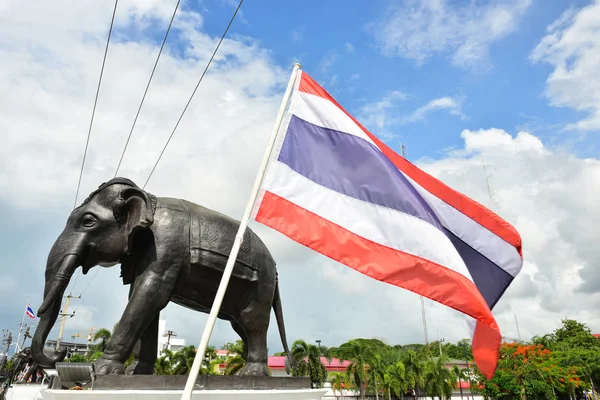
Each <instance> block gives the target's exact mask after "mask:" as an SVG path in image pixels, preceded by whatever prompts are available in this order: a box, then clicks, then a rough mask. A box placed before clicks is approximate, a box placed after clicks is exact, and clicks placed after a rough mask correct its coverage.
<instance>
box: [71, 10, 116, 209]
mask: <svg viewBox="0 0 600 400" xmlns="http://www.w3.org/2000/svg"><path fill="white" fill-rule="evenodd" d="M118 2H119V0H115V8H114V9H113V15H112V19H111V20H110V29H109V30H108V39H107V40H106V48H105V49H104V58H103V60H102V68H101V69H100V79H98V88H97V89H96V98H95V99H94V108H93V109H92V118H91V119H90V128H89V130H88V135H87V140H86V141H85V150H84V151H83V161H82V162H81V171H79V182H78V183H77V193H75V203H74V204H73V209H75V207H77V197H78V196H79V188H80V187H81V177H82V176H83V167H84V166H85V157H86V155H87V149H88V145H89V143H90V135H91V134H92V125H93V124H94V115H95V114H96V104H98V94H99V93H100V84H101V83H102V75H103V74H104V64H105V63H106V54H107V53H108V44H109V43H110V36H111V34H112V30H113V24H114V22H115V14H116V13H117V3H118Z"/></svg>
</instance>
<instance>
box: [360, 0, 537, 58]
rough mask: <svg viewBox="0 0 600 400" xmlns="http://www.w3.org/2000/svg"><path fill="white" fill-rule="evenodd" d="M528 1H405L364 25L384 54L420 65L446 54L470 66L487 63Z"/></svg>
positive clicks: (514, 24)
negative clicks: (492, 47)
mask: <svg viewBox="0 0 600 400" xmlns="http://www.w3.org/2000/svg"><path fill="white" fill-rule="evenodd" d="M530 4H531V0H506V1H500V2H491V3H486V4H475V3H474V2H469V4H464V5H452V4H451V2H449V1H447V0H424V1H417V0H403V1H402V2H397V3H396V2H394V3H390V6H389V7H388V8H387V9H386V10H385V16H384V17H382V18H381V20H379V21H376V22H373V23H371V24H369V25H368V27H367V29H368V31H369V32H370V33H371V34H372V35H373V36H374V38H375V40H376V42H377V43H378V45H379V46H380V48H381V50H382V51H383V53H384V54H386V55H397V56H400V57H404V58H408V59H411V60H414V61H415V62H416V63H417V64H419V65H421V64H424V63H425V62H427V60H428V59H429V58H431V57H433V56H436V55H445V54H450V57H451V61H452V64H454V65H456V66H458V67H461V68H468V69H480V68H485V67H488V66H489V50H490V47H491V46H492V44H494V43H495V42H497V41H499V40H501V39H503V38H504V37H506V36H507V35H509V34H510V33H511V32H513V31H514V30H515V28H516V26H517V23H518V21H519V19H520V17H521V16H522V15H523V13H524V12H525V11H526V10H527V8H528V7H529V5H530Z"/></svg>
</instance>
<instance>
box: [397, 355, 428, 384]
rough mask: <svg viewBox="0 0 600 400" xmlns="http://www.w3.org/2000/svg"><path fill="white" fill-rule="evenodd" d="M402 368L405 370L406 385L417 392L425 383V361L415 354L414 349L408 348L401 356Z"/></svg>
mask: <svg viewBox="0 0 600 400" xmlns="http://www.w3.org/2000/svg"><path fill="white" fill-rule="evenodd" d="M403 358H404V359H403V361H402V362H403V363H404V368H405V370H406V385H407V386H408V388H410V389H414V390H415V392H418V391H419V389H422V388H423V385H424V383H425V381H424V375H425V363H424V362H423V361H422V359H421V358H419V356H418V355H417V352H416V351H414V350H409V351H407V352H406V353H405V354H404V357H403Z"/></svg>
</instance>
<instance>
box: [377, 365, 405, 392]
mask: <svg viewBox="0 0 600 400" xmlns="http://www.w3.org/2000/svg"><path fill="white" fill-rule="evenodd" d="M383 387H384V389H385V390H386V392H387V394H388V399H391V398H392V392H393V393H394V396H396V397H400V398H403V397H404V393H406V390H407V387H406V370H405V368H404V364H402V361H398V362H396V363H395V364H388V365H387V366H386V368H385V372H384V374H383Z"/></svg>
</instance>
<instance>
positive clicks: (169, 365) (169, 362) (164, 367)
mask: <svg viewBox="0 0 600 400" xmlns="http://www.w3.org/2000/svg"><path fill="white" fill-rule="evenodd" d="M161 354H163V356H161V357H159V358H158V359H157V360H156V362H155V363H154V374H155V375H172V374H173V357H174V353H173V351H171V350H169V349H164V350H163V351H162V352H161Z"/></svg>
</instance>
